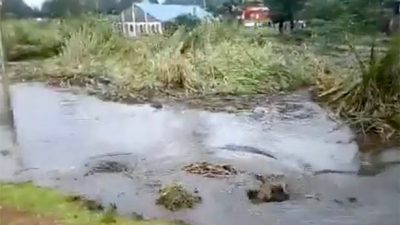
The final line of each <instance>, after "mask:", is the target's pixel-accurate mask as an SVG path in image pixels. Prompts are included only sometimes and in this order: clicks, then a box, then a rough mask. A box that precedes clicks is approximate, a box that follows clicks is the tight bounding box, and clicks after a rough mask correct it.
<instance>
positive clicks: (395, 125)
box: [318, 36, 400, 138]
mask: <svg viewBox="0 0 400 225" xmlns="http://www.w3.org/2000/svg"><path fill="white" fill-rule="evenodd" d="M350 48H351V49H352V51H353V52H354V53H355V56H356V59H357V61H358V63H359V71H358V72H355V73H352V74H350V75H347V76H337V77H335V75H331V76H328V77H327V76H325V77H323V78H322V79H320V80H319V86H318V87H319V88H320V94H319V97H320V98H321V99H323V100H325V101H326V102H327V103H328V105H329V106H331V107H332V108H333V109H334V110H335V111H336V112H337V113H338V114H339V115H340V116H342V117H345V118H347V119H349V121H351V123H352V124H353V125H354V127H356V128H357V129H358V131H360V132H362V133H364V134H366V133H369V132H375V133H378V134H381V135H382V136H383V137H384V138H391V137H398V136H399V135H400V36H397V37H393V40H392V42H391V44H390V46H389V47H388V50H387V51H386V52H385V53H382V54H381V55H378V54H377V52H376V51H375V50H374V47H372V48H371V52H370V58H369V60H364V59H362V57H360V55H359V54H358V53H357V52H356V51H355V50H354V48H353V47H352V46H350Z"/></svg>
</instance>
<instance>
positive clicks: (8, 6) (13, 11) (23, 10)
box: [3, 0, 34, 18]
mask: <svg viewBox="0 0 400 225" xmlns="http://www.w3.org/2000/svg"><path fill="white" fill-rule="evenodd" d="M3 3H4V6H3V7H4V9H3V10H4V12H5V14H6V15H9V16H13V17H17V18H23V17H31V16H33V15H34V10H33V9H32V8H30V7H29V6H28V5H27V4H25V2H24V1H23V0H4V1H3Z"/></svg>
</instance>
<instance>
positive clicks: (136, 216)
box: [130, 212, 145, 221]
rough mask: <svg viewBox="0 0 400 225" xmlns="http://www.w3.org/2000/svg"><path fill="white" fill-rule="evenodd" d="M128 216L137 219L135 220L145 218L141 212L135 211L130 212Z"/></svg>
mask: <svg viewBox="0 0 400 225" xmlns="http://www.w3.org/2000/svg"><path fill="white" fill-rule="evenodd" d="M130 217H131V218H132V219H134V220H137V221H143V220H145V219H144V216H143V215H142V214H141V213H137V212H132V213H131V216H130Z"/></svg>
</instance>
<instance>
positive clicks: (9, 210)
mask: <svg viewBox="0 0 400 225" xmlns="http://www.w3.org/2000/svg"><path fill="white" fill-rule="evenodd" d="M3 211H4V214H3ZM0 215H3V216H4V217H2V219H1V221H0V224H2V225H12V224H15V221H19V222H21V223H20V224H45V225H53V224H62V225H99V224H115V225H168V224H173V223H167V222H160V221H145V220H141V221H140V220H131V219H127V218H120V217H118V216H116V215H115V214H113V213H111V212H107V211H106V212H100V211H89V210H88V209H86V208H85V206H84V205H83V204H80V202H75V201H74V202H72V201H68V198H67V197H66V196H62V195H61V194H59V193H58V192H56V191H54V190H48V189H41V188H37V187H34V186H33V185H31V184H17V185H16V184H0ZM12 216H16V218H12ZM8 219H10V221H8ZM8 222H10V223H8Z"/></svg>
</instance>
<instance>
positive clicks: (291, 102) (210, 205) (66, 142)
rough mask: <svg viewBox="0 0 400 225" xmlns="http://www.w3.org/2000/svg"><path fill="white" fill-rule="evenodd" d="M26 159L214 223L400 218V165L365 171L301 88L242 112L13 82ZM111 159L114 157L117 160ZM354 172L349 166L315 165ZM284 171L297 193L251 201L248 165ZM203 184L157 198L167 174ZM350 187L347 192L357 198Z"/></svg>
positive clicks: (150, 209) (142, 210) (77, 184)
mask: <svg viewBox="0 0 400 225" xmlns="http://www.w3.org/2000/svg"><path fill="white" fill-rule="evenodd" d="M12 95H13V106H14V114H15V116H14V117H15V121H16V128H17V134H18V140H19V143H20V158H21V161H22V162H23V165H24V167H25V170H24V171H20V173H18V174H19V175H18V176H16V177H17V178H18V179H32V180H33V181H34V182H35V183H37V184H39V185H43V186H50V187H54V188H58V189H60V190H62V191H65V192H68V193H70V192H73V193H79V194H85V195H87V196H89V197H90V198H94V199H97V200H99V201H101V202H103V203H104V204H109V203H115V204H116V205H117V207H118V211H119V212H120V213H121V214H123V215H126V216H129V215H132V213H139V214H142V215H143V216H144V217H145V218H166V219H183V220H185V221H187V222H189V223H193V224H199V225H210V224H218V225H224V224H227V225H228V224H229V225H231V224H233V225H235V224H238V225H239V224H252V225H253V224H254V225H258V224H260V225H265V224H266V223H267V224H288V225H291V224H319V225H321V224H352V225H356V224H360V225H361V224H362V225H365V224H371V225H375V224H377V223H379V224H387V225H394V224H399V221H400V214H399V211H400V206H399V204H400V183H399V179H398V177H399V176H398V173H399V172H400V169H399V167H390V168H388V169H386V170H384V172H382V173H380V174H378V175H376V176H373V177H359V176H357V175H356V172H357V171H358V170H359V168H360V162H359V160H358V157H357V146H356V144H355V143H354V142H352V141H351V140H352V139H353V138H352V133H351V132H350V130H349V129H348V128H347V127H345V126H338V124H336V123H335V122H332V121H331V120H330V119H329V117H328V116H327V115H326V113H325V112H324V111H323V110H321V109H320V108H319V107H318V106H317V105H316V104H314V103H312V102H310V101H309V100H308V99H307V98H305V97H304V96H303V95H302V94H300V95H293V96H288V97H286V98H282V99H277V100H276V101H272V102H271V101H265V102H266V103H265V104H264V105H263V104H261V105H260V106H259V107H257V108H255V109H254V111H252V112H242V113H240V114H236V115H235V114H227V113H211V112H206V111H199V110H190V109H188V108H186V107H185V106H183V105H176V104H175V105H164V107H163V108H162V109H155V108H153V107H151V106H149V105H134V106H127V105H122V104H116V103H109V102H102V101H100V100H97V99H95V98H92V97H87V96H80V95H74V94H72V93H70V92H68V91H65V90H54V89H48V88H44V87H42V86H40V85H36V84H24V85H17V86H14V87H13V89H12ZM196 161H209V162H221V163H229V164H232V165H234V166H235V167H236V168H238V169H239V170H243V171H245V173H243V174H241V175H238V176H236V177H232V178H227V179H211V178H202V177H199V176H194V175H188V174H185V173H184V172H182V171H181V168H182V166H184V165H186V164H188V163H191V162H196ZM110 162H111V163H110ZM321 170H340V171H350V172H353V173H348V174H346V175H343V174H342V175H340V174H321V175H318V176H314V175H313V173H314V172H316V171H321ZM252 172H256V173H267V174H268V173H282V174H285V175H286V177H287V179H288V184H289V188H290V191H291V193H292V198H291V200H290V201H287V202H283V203H272V204H262V205H253V204H251V203H250V202H249V201H248V200H247V197H246V194H245V190H246V189H248V188H250V187H253V186H254V185H255V184H254V181H253V179H252V177H251V175H250V173H252ZM171 182H181V183H183V184H184V185H185V186H187V187H188V188H190V189H194V188H197V189H199V191H200V194H201V195H202V197H203V203H202V204H201V205H200V206H198V207H196V208H195V209H193V210H188V211H181V212H177V213H171V212H168V211H166V210H164V209H163V208H160V207H158V206H156V205H155V204H154V202H155V199H156V197H157V193H158V190H159V188H160V186H161V185H165V184H169V183H171ZM349 198H350V200H349Z"/></svg>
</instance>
